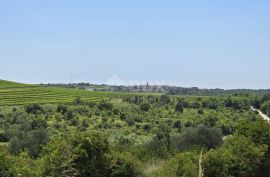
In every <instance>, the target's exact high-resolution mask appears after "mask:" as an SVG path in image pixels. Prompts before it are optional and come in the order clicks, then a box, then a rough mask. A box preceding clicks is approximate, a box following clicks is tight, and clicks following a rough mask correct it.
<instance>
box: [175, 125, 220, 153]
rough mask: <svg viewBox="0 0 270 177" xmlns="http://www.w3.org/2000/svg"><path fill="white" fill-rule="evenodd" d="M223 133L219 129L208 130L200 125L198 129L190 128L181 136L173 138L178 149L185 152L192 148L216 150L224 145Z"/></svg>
mask: <svg viewBox="0 0 270 177" xmlns="http://www.w3.org/2000/svg"><path fill="white" fill-rule="evenodd" d="M222 137H223V136H222V132H221V130H220V129H219V128H216V127H213V128H208V127H206V126H204V125H200V126H198V127H197V128H188V129H186V130H185V131H184V132H183V133H182V134H180V136H175V137H174V138H173V141H174V144H175V146H176V148H177V149H180V150H184V149H188V148H190V147H192V146H203V147H206V148H214V147H216V146H219V145H220V144H221V143H222Z"/></svg>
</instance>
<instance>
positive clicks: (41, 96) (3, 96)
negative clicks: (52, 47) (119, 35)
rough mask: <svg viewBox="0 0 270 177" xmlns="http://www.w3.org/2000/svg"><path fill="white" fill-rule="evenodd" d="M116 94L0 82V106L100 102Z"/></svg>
mask: <svg viewBox="0 0 270 177" xmlns="http://www.w3.org/2000/svg"><path fill="white" fill-rule="evenodd" d="M112 95H114V94H112V93H108V92H94V91H85V90H77V89H68V88H58V87H45V86H39V85H28V84H20V83H15V82H10V81H3V80H1V81H0V105H1V106H4V105H22V104H30V103H40V104H43V103H62V102H71V101H73V100H74V99H75V98H76V97H80V98H81V99H82V100H83V101H100V100H103V99H108V98H109V97H110V96H112Z"/></svg>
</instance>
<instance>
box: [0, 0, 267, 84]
mask: <svg viewBox="0 0 270 177" xmlns="http://www.w3.org/2000/svg"><path fill="white" fill-rule="evenodd" d="M269 9H270V1H269V0H218V1H217V0H186V1H181V0H166V1H165V0H162V1H161V0H113V1H112V0H96V1H91V0H84V1H83V0H76V1H75V0H46V1H39V0H24V1H22V0H8V1H0V78H1V79H7V80H14V81H20V82H29V83H41V82H45V83H47V82H50V83H52V82H67V83H68V82H69V81H70V79H71V77H72V78H73V82H95V83H102V82H103V83H104V82H106V81H107V80H108V79H109V78H110V77H111V76H113V75H117V76H118V77H120V78H122V79H123V80H125V81H128V80H144V81H145V80H149V81H156V80H158V81H161V82H163V83H164V82H166V83H169V84H175V85H179V86H198V87H202V88H216V87H219V88H270V74H269V67H270V10H269Z"/></svg>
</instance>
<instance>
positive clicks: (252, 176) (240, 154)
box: [204, 136, 267, 177]
mask: <svg viewBox="0 0 270 177" xmlns="http://www.w3.org/2000/svg"><path fill="white" fill-rule="evenodd" d="M266 151H267V146H265V145H259V144H254V143H253V142H252V141H251V140H250V139H249V138H247V137H244V136H235V137H230V138H228V139H227V140H226V141H225V144H224V146H223V147H222V148H220V149H217V150H211V151H210V152H209V153H208V154H207V155H206V157H205V158H206V159H205V164H204V169H205V176H206V177H223V176H235V177H258V174H259V170H260V165H261V163H262V162H263V160H264V155H265V153H266Z"/></svg>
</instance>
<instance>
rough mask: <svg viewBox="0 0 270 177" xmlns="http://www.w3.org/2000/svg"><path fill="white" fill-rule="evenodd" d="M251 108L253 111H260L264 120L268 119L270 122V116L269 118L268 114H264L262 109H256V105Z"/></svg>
mask: <svg viewBox="0 0 270 177" xmlns="http://www.w3.org/2000/svg"><path fill="white" fill-rule="evenodd" d="M251 109H252V110H253V111H258V112H259V115H260V116H261V117H262V118H263V119H264V120H266V121H267V122H270V118H269V117H268V116H267V115H266V114H264V113H263V112H262V111H260V110H259V109H255V108H254V107H251Z"/></svg>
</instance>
